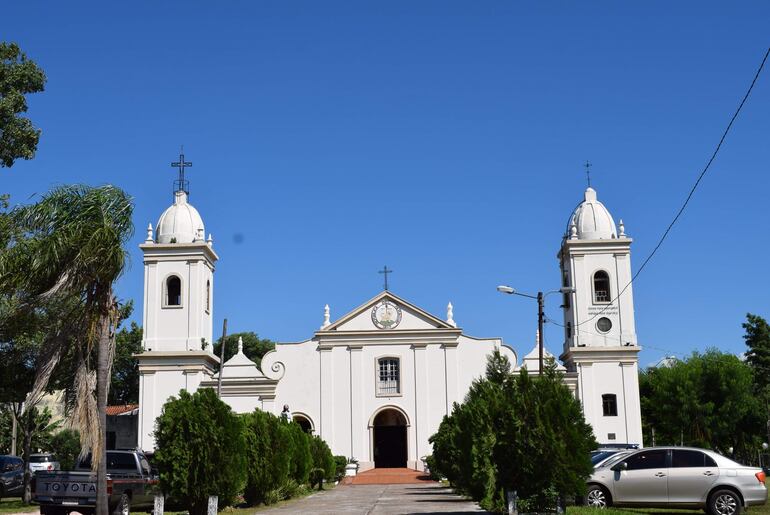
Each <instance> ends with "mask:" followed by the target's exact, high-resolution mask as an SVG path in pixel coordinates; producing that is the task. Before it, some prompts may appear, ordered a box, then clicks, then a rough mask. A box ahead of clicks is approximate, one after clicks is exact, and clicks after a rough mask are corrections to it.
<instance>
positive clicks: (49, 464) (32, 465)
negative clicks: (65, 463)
mask: <svg viewBox="0 0 770 515" xmlns="http://www.w3.org/2000/svg"><path fill="white" fill-rule="evenodd" d="M52 470H61V465H59V462H58V461H57V460H56V456H54V455H53V454H51V453H38V454H30V455H29V471H30V473H31V474H34V473H35V472H40V471H45V472H51V471H52Z"/></svg>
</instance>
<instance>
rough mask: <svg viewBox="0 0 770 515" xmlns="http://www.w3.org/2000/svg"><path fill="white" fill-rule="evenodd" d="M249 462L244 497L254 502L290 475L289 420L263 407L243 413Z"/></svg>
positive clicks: (265, 495)
mask: <svg viewBox="0 0 770 515" xmlns="http://www.w3.org/2000/svg"><path fill="white" fill-rule="evenodd" d="M244 422H245V426H246V458H247V461H248V463H249V468H248V477H247V481H246V489H245V491H244V497H245V498H246V502H248V503H249V504H251V505H255V504H257V503H260V502H266V501H268V500H269V498H268V493H269V492H270V491H272V490H275V489H276V488H278V487H279V486H280V485H281V484H282V483H284V482H285V481H286V480H287V479H288V478H289V473H290V470H291V451H292V443H293V442H292V441H291V436H290V433H289V428H288V427H287V426H288V424H287V423H285V422H283V421H281V420H280V419H279V418H278V417H276V416H275V415H273V414H271V413H267V412H264V411H262V410H259V409H257V410H254V412H253V413H249V414H248V415H245V416H244Z"/></svg>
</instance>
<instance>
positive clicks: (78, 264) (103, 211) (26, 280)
mask: <svg viewBox="0 0 770 515" xmlns="http://www.w3.org/2000/svg"><path fill="white" fill-rule="evenodd" d="M132 212H133V204H132V200H131V198H130V197H129V196H128V195H126V194H125V193H124V192H123V191H122V190H121V189H119V188H116V187H114V186H101V187H89V186H81V185H77V186H62V187H57V188H55V189H53V190H52V191H51V192H49V193H48V194H46V195H45V196H43V198H42V199H41V200H40V202H38V203H36V204H33V205H30V206H23V207H20V208H17V209H14V210H13V211H12V212H11V217H12V220H13V223H14V225H15V226H16V227H17V228H19V229H20V230H21V235H20V236H18V237H16V238H14V239H13V240H12V241H11V243H10V246H9V248H8V249H7V250H6V251H5V252H3V253H2V256H0V289H3V290H4V291H11V290H12V291H15V292H18V295H19V296H20V297H21V298H23V299H26V300H27V301H28V302H29V303H30V304H34V302H35V299H40V298H51V297H55V296H67V297H69V296H73V295H74V296H77V297H79V298H80V300H81V302H80V306H81V308H80V309H79V310H78V311H77V314H76V316H73V318H72V320H71V321H70V322H71V323H72V324H75V325H76V326H77V327H80V328H82V332H81V335H80V337H79V338H77V339H76V340H75V341H76V342H77V343H76V349H71V348H70V349H68V348H66V346H67V345H72V343H71V342H72V340H71V339H64V338H62V339H57V340H55V341H57V342H58V345H54V346H53V347H52V348H50V349H48V352H47V353H46V355H45V356H44V359H43V360H42V362H41V363H40V365H39V366H38V370H37V374H36V378H35V386H34V387H33V392H31V394H30V395H31V396H32V397H34V396H35V395H36V394H39V393H40V392H42V391H43V390H44V389H45V388H46V386H47V384H48V381H49V379H50V377H51V373H52V371H53V369H54V368H55V366H56V365H57V363H58V362H59V359H60V358H61V356H62V355H63V354H65V353H67V352H74V353H75V355H76V356H77V360H76V370H75V379H74V386H73V389H74V391H75V406H74V412H73V413H74V417H75V420H76V422H77V425H78V426H79V428H80V435H81V446H82V449H83V451H82V452H83V453H86V452H88V451H89V450H90V451H91V453H92V460H91V463H92V466H93V467H94V469H95V470H96V472H97V481H98V487H97V506H96V508H97V510H96V512H97V513H99V514H106V513H107V482H106V468H107V461H106V453H105V452H104V451H105V443H106V404H107V392H108V389H109V377H110V368H111V365H112V358H113V356H114V350H115V338H114V336H115V327H116V325H117V322H118V304H117V301H116V299H115V296H114V293H113V284H114V283H115V281H116V280H117V279H118V277H120V276H121V274H122V273H123V271H124V269H125V267H126V262H127V252H126V250H125V248H124V247H125V244H126V242H127V241H128V239H129V238H130V237H131V235H132V234H133V224H132V222H131V214H132ZM94 358H95V359H96V370H95V371H94V370H93V363H94ZM94 393H95V395H94Z"/></svg>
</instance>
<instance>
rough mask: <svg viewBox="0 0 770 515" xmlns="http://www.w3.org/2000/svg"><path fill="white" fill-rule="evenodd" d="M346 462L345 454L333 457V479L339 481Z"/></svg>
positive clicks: (343, 474) (343, 473) (342, 475)
mask: <svg viewBox="0 0 770 515" xmlns="http://www.w3.org/2000/svg"><path fill="white" fill-rule="evenodd" d="M347 464H348V459H347V458H346V457H345V456H335V457H334V480H335V481H339V480H340V479H342V478H343V477H344V476H345V467H346V466H347Z"/></svg>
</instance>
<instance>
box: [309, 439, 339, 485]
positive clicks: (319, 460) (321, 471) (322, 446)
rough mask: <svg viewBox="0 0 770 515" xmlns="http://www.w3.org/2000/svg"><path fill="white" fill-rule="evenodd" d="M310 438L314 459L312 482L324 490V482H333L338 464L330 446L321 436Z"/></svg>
mask: <svg viewBox="0 0 770 515" xmlns="http://www.w3.org/2000/svg"><path fill="white" fill-rule="evenodd" d="M308 437H309V438H310V454H311V456H312V457H313V468H312V469H311V472H310V480H311V482H312V483H314V484H317V485H318V489H319V490H320V489H322V488H323V481H324V480H326V481H333V480H334V474H335V472H336V469H337V464H336V463H335V461H334V455H333V454H332V451H331V449H329V445H327V443H326V442H325V441H324V439H323V438H321V437H320V436H314V435H308Z"/></svg>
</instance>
